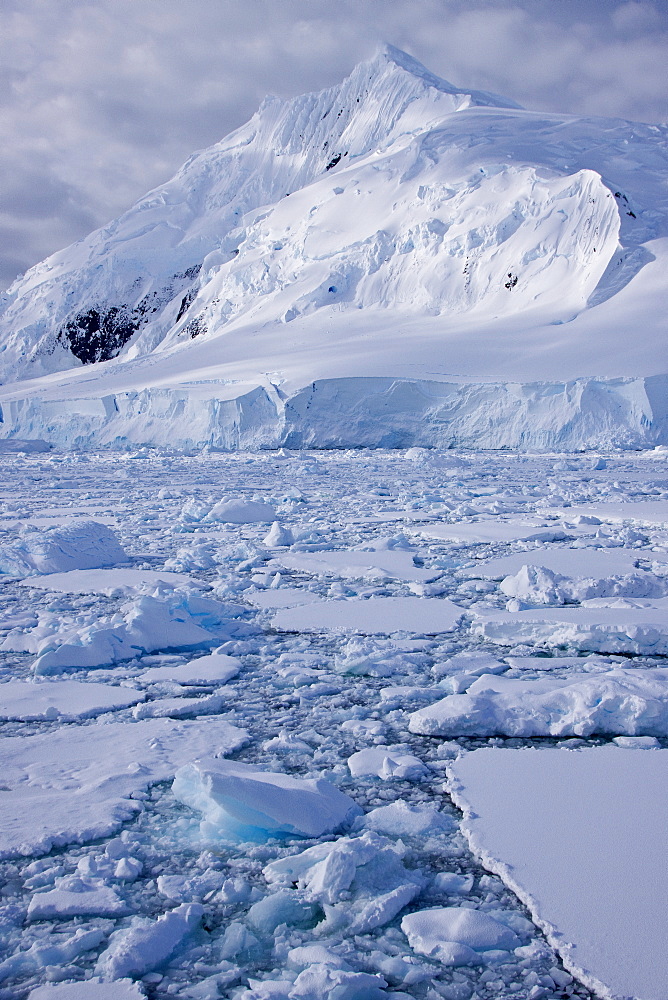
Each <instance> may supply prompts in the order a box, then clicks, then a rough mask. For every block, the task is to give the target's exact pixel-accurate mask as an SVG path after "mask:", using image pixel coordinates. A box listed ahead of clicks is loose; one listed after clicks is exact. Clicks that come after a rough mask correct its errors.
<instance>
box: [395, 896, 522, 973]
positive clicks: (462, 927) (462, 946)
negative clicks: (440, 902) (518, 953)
mask: <svg viewBox="0 0 668 1000" xmlns="http://www.w3.org/2000/svg"><path fill="white" fill-rule="evenodd" d="M401 929H402V931H403V932H404V934H405V935H406V937H407V938H408V941H409V943H410V946H411V948H413V949H414V951H417V952H418V953H419V954H420V955H426V956H427V958H434V959H436V960H437V961H439V962H442V963H443V965H455V966H456V965H475V964H476V963H478V962H480V961H484V953H485V952H486V951H512V950H513V949H515V948H518V947H519V946H520V945H521V943H522V942H521V940H520V938H519V937H518V936H517V934H515V932H514V931H512V930H511V929H510V928H509V927H506V925H505V924H502V923H501V922H500V921H498V920H495V919H494V917H490V916H489V915H488V914H486V913H484V912H482V911H481V910H473V909H469V907H465V906H445V907H436V908H434V909H432V910H417V911H416V912H415V913H409V914H408V915H407V916H405V917H404V918H403V920H402V921H401ZM479 953H482V954H479ZM508 957H509V959H510V956H508Z"/></svg>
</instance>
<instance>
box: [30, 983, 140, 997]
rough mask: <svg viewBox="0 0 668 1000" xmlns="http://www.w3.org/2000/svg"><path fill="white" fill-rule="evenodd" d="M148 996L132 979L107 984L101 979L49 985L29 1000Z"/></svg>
mask: <svg viewBox="0 0 668 1000" xmlns="http://www.w3.org/2000/svg"><path fill="white" fill-rule="evenodd" d="M145 996H146V994H145V993H144V991H143V990H142V988H141V986H140V985H139V983H135V982H133V981H132V980H131V979H116V980H115V981H114V982H113V983H105V982H103V981H102V980H101V979H97V978H95V979H85V980H82V981H81V980H80V981H79V982H76V981H73V982H64V983H47V984H45V985H44V986H38V987H37V989H35V990H31V992H30V994H29V995H28V1000H144V998H145Z"/></svg>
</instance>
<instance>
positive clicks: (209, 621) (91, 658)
mask: <svg viewBox="0 0 668 1000" xmlns="http://www.w3.org/2000/svg"><path fill="white" fill-rule="evenodd" d="M240 611H241V609H240V608H238V607H235V606H231V605H225V604H221V603H220V602H218V601H214V600H212V599H211V598H206V597H201V596H199V595H198V594H196V593H192V592H186V591H173V592H168V593H167V595H164V594H161V595H160V596H158V597H153V596H150V595H149V594H143V595H142V596H141V597H138V598H136V599H135V600H134V601H131V602H129V603H128V604H126V605H124V606H123V608H122V609H121V611H120V612H119V613H118V614H116V615H114V616H113V617H112V618H110V619H106V620H105V619H104V618H102V619H99V620H95V621H92V622H90V623H89V624H88V625H83V626H81V625H77V626H69V627H67V626H66V627H65V628H64V629H63V631H54V632H51V633H50V634H49V633H47V635H41V636H40V638H39V641H38V646H37V649H36V650H35V652H37V654H38V655H37V659H36V660H35V663H34V665H33V669H34V671H35V673H36V674H37V675H49V674H60V673H63V671H65V670H68V669H70V668H74V667H99V666H102V665H104V664H107V663H119V662H121V661H123V660H130V659H133V658H134V657H136V656H139V655H141V654H142V653H151V652H153V651H155V650H157V649H163V650H166V649H197V648H198V647H199V648H202V647H207V646H209V647H210V646H213V645H215V643H216V642H217V641H220V640H221V639H225V638H229V637H230V634H231V631H232V632H233V631H234V624H233V623H232V622H231V621H230V618H231V616H232V615H236V614H238V613H239V612H240ZM38 634H39V633H38ZM29 640H30V636H28V642H29ZM5 648H7V644H6V643H5Z"/></svg>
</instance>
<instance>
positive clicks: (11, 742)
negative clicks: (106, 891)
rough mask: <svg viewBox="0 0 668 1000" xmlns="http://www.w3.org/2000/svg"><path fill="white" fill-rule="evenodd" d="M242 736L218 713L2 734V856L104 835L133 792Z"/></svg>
mask: <svg viewBox="0 0 668 1000" xmlns="http://www.w3.org/2000/svg"><path fill="white" fill-rule="evenodd" d="M246 738H247V736H246V733H245V732H244V730H242V729H238V728H237V727H236V726H232V725H230V723H229V722H224V721H223V720H221V719H210V720H209V719H206V720H204V719H199V720H197V722H174V721H172V720H171V719H147V720H146V721H144V722H136V723H132V724H128V723H125V724H124V723H109V724H108V725H101V724H99V725H90V726H86V727H84V728H83V729H81V728H78V727H76V728H62V729H59V730H57V731H55V732H51V733H44V734H40V735H36V736H7V737H3V738H2V739H0V754H1V755H2V761H3V772H2V788H1V789H0V858H3V857H11V856H13V855H22V854H23V855H25V854H41V853H46V852H48V851H49V850H50V849H51V848H52V847H54V846H62V845H64V844H71V843H83V842H85V841H86V840H94V839H96V838H97V837H105V836H108V835H109V834H110V833H112V832H113V831H114V830H117V829H118V828H119V827H120V826H121V824H122V823H123V822H124V821H125V820H127V819H129V818H130V817H131V816H133V815H134V814H135V812H136V811H137V809H138V808H140V802H139V801H137V800H136V799H133V795H136V794H137V793H138V792H141V791H142V790H144V789H146V788H147V787H148V786H150V785H152V784H154V783H155V782H157V781H166V780H167V779H169V778H172V777H173V776H174V774H175V772H176V771H177V770H178V768H179V767H181V766H182V765H183V764H185V763H186V762H187V761H189V760H190V759H191V757H192V756H193V755H196V754H197V753H198V752H199V753H207V752H211V751H212V750H215V751H217V752H219V753H230V752H231V751H233V750H236V749H237V748H238V747H239V746H242V745H243V743H244V742H245V741H246ZM139 798H141V796H139Z"/></svg>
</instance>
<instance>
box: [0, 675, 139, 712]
mask: <svg viewBox="0 0 668 1000" xmlns="http://www.w3.org/2000/svg"><path fill="white" fill-rule="evenodd" d="M144 697H145V696H144V694H143V693H142V692H141V691H133V690H132V688H127V687H118V686H114V685H111V684H95V683H93V682H87V683H82V682H81V681H71V680H63V681H41V682H40V681H32V682H31V681H5V682H4V683H1V684H0V720H3V719H22V720H23V721H24V722H29V721H31V720H37V719H50V720H53V719H61V720H62V721H63V722H65V721H71V720H72V719H86V718H91V717H92V716H95V715H101V714H102V713H103V712H110V711H112V710H113V709H117V708H127V707H128V706H129V705H134V704H135V703H136V702H138V701H142V700H143V698H144Z"/></svg>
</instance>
